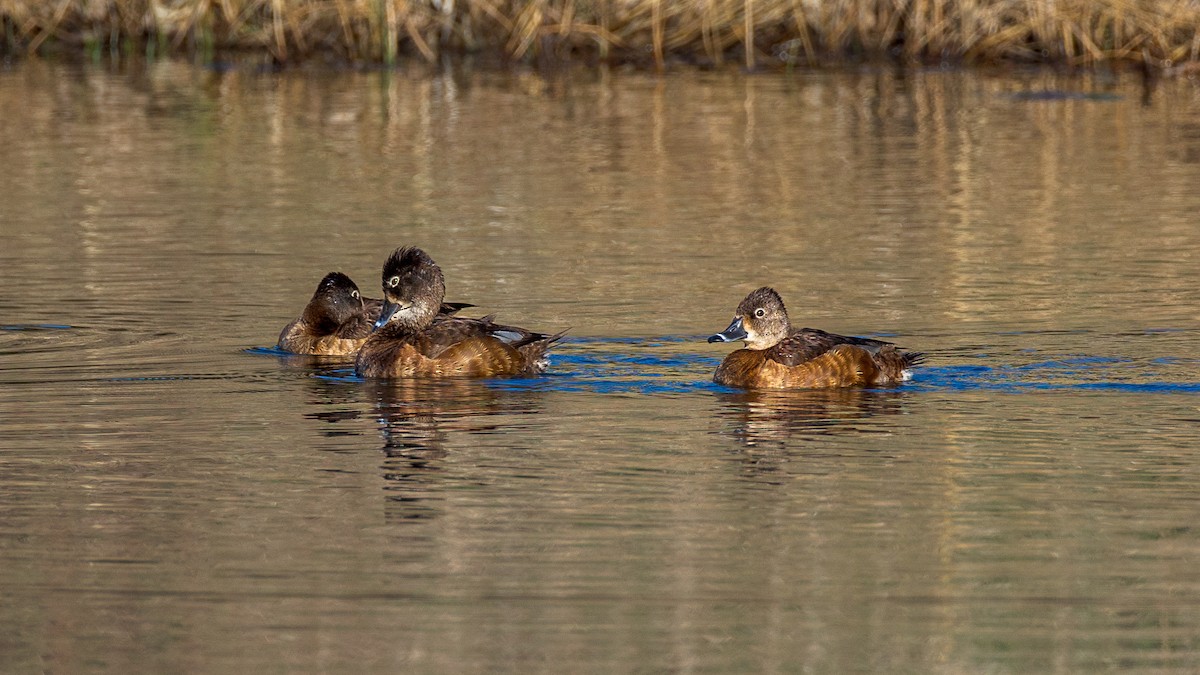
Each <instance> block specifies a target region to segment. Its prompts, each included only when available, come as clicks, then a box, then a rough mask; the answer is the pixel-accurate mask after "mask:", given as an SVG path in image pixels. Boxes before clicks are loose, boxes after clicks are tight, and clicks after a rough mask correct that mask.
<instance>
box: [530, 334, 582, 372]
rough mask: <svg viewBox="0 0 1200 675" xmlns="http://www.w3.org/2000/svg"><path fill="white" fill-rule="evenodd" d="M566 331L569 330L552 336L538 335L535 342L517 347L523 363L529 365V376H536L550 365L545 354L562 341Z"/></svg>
mask: <svg viewBox="0 0 1200 675" xmlns="http://www.w3.org/2000/svg"><path fill="white" fill-rule="evenodd" d="M568 330H571V329H570V328H565V329H563V330H561V331H559V332H557V333H555V334H554V335H542V334H539V337H538V339H537V340H535V341H533V342H529V343H526V344H523V345H521V346H519V347H517V351H519V352H521V354H522V355H524V357H525V362H526V363H528V364H529V370H530V373H529V374H531V375H538V374H540V373H542V372H543V371H545V370H546V366H548V365H550V357H549V356H548V355H547V352H549V351H550V348H551V347H552V346H554V344H555V343H556V342H558V341H559V340H561V339H563V337H564V336H565V335H566V334H567V331H568Z"/></svg>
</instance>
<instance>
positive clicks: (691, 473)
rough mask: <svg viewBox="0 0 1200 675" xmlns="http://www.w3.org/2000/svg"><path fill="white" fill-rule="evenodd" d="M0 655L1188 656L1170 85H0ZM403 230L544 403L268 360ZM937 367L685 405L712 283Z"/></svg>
mask: <svg viewBox="0 0 1200 675" xmlns="http://www.w3.org/2000/svg"><path fill="white" fill-rule="evenodd" d="M0 119H2V120H3V123H0V163H2V165H3V167H4V172H3V175H4V177H3V179H2V183H0V184H2V185H3V192H4V198H3V199H0V287H2V288H3V289H4V290H3V292H0V598H3V602H0V670H3V671H4V672H20V673H24V672H81V671H90V672H252V671H255V670H259V671H266V672H312V671H321V672H349V673H358V672H479V673H483V672H598V673H599V672H605V673H608V672H677V671H678V672H712V673H717V672H720V673H727V672H798V671H806V672H807V671H811V672H946V673H978V672H1097V671H1106V670H1131V671H1142V672H1194V671H1196V670H1197V669H1200V614H1198V613H1197V610H1196V607H1197V606H1200V564H1198V563H1200V531H1198V530H1197V527H1196V516H1197V513H1198V512H1200V497H1198V494H1200V493H1197V491H1196V489H1195V486H1196V484H1197V480H1198V479H1200V458H1198V457H1197V455H1196V450H1195V448H1196V445H1197V439H1198V438H1200V397H1198V396H1197V394H1200V375H1197V373H1198V372H1200V357H1198V356H1197V353H1198V352H1200V311H1198V310H1197V307H1198V306H1200V305H1198V301H1200V292H1198V291H1197V289H1198V288H1200V271H1198V270H1200V265H1197V264H1196V260H1197V259H1200V221H1197V215H1196V214H1197V213H1200V190H1198V189H1197V185H1200V88H1198V87H1197V86H1196V84H1195V83H1193V82H1191V81H1188V80H1186V79H1179V80H1166V81H1162V82H1160V83H1157V84H1154V85H1153V86H1149V87H1147V86H1146V85H1144V83H1142V82H1141V81H1139V80H1137V79H1136V78H1131V77H1125V76H1112V75H1104V74H1095V75H1081V76H1075V77H1066V76H1060V75H1055V74H1053V73H1046V72H1040V71H1038V72H1024V71H1015V72H1004V73H988V72H976V73H967V72H961V71H943V70H930V71H907V72H896V71H891V70H885V71H873V70H868V71H859V72H797V73H795V74H793V75H790V76H783V75H764V76H746V75H741V74H736V73H693V74H687V73H675V74H672V75H671V76H670V77H666V78H661V79H660V78H656V77H654V76H647V75H635V74H627V73H621V72H601V73H599V74H596V75H573V76H564V77H557V76H556V77H542V76H539V75H535V74H529V73H495V72H471V71H454V70H451V71H447V72H441V73H432V74H431V73H427V72H407V71H389V72H364V73H358V72H345V71H312V72H289V73H264V72H258V71H255V70H253V69H250V68H234V69H232V70H222V71H220V72H218V71H213V70H206V69H201V68H193V67H191V66H188V65H183V64H171V63H159V64H154V65H152V66H149V67H146V66H131V67H129V68H127V69H124V70H120V71H113V70H105V69H99V68H75V67H68V66H55V65H48V64H45V63H36V62H34V63H27V64H23V65H21V66H16V67H11V66H10V67H7V69H5V70H0ZM401 244H416V245H420V246H422V247H424V248H425V249H426V250H428V251H429V252H430V254H431V255H432V256H433V257H434V258H435V259H436V260H437V261H438V262H439V263H440V264H441V266H442V267H443V269H444V270H445V273H446V276H447V285H448V299H450V300H456V301H467V302H472V303H475V304H476V305H478V312H479V313H490V312H497V313H498V314H499V317H500V319H502V320H504V321H507V322H513V323H518V324H521V325H525V326H529V327H531V328H534V329H541V330H559V329H562V328H566V327H570V328H571V331H570V338H569V339H568V340H567V341H565V342H564V343H563V344H562V345H561V346H560V347H559V348H558V349H556V351H555V353H554V357H553V361H552V365H551V369H550V371H549V372H548V374H547V375H546V376H545V377H542V378H538V379H535V380H519V381H483V382H474V381H472V382H457V381H455V382H425V383H420V382H418V383H399V384H394V385H393V384H381V383H374V382H363V381H361V380H359V379H357V378H355V377H353V373H352V369H351V368H349V366H348V365H347V364H345V363H338V362H316V361H313V360H311V359H305V358H295V357H287V356H282V355H280V354H278V353H275V352H274V351H273V350H271V349H270V348H271V347H272V346H273V344H274V341H275V339H276V337H277V335H278V332H279V329H280V328H282V326H283V325H284V324H285V323H287V322H288V321H289V320H291V319H292V318H294V317H295V316H297V315H298V313H299V311H300V309H301V308H302V306H303V304H304V302H305V301H306V300H307V298H308V297H309V296H310V295H311V293H312V291H313V289H314V288H315V285H316V283H317V281H318V280H320V278H321V277H322V276H323V275H324V274H325V273H326V272H328V271H331V270H335V269H336V270H341V271H343V272H345V273H347V274H350V275H351V276H352V277H353V278H355V279H356V280H357V281H358V282H359V284H360V286H361V287H362V288H363V289H364V291H366V292H368V294H374V295H378V290H377V287H378V284H379V279H378V276H379V267H380V265H381V263H382V261H383V259H384V258H385V257H386V255H387V254H388V252H389V251H390V250H391V249H392V248H394V247H395V246H398V245H401ZM764 284H771V285H773V286H775V287H776V288H777V289H778V290H779V291H780V292H781V293H782V294H783V297H784V299H785V301H787V303H788V306H789V309H790V311H791V314H792V317H793V320H794V322H795V323H797V324H800V325H809V326H814V327H820V328H825V329H827V330H832V331H837V332H843V333H850V334H857V335H872V336H883V337H885V338H886V339H890V340H894V341H896V342H898V343H900V344H902V345H904V346H906V347H910V348H913V349H919V350H921V351H925V352H927V353H928V354H929V355H930V358H929V364H928V366H927V367H926V368H924V369H922V370H920V371H918V373H917V375H916V378H915V379H914V380H913V381H912V382H911V383H908V384H907V385H905V386H903V387H899V388H896V389H885V390H854V391H836V392H790V393H755V392H739V391H736V390H732V389H727V388H724V387H719V386H716V385H714V384H712V383H711V379H710V378H711V375H712V372H713V370H714V369H715V367H716V365H717V364H718V363H719V362H720V359H721V358H722V357H723V356H724V354H726V353H728V351H729V350H730V348H731V346H730V345H709V344H707V343H705V342H704V337H705V336H706V335H708V334H710V333H712V332H715V331H717V330H720V329H722V328H724V327H725V326H726V325H727V324H728V322H729V319H730V318H731V315H732V311H733V308H734V307H735V306H736V304H737V302H738V301H739V300H740V299H741V298H742V297H743V296H744V295H745V294H746V293H747V292H749V291H750V290H752V289H753V288H755V287H757V286H759V285H764Z"/></svg>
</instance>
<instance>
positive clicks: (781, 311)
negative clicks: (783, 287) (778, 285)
mask: <svg viewBox="0 0 1200 675" xmlns="http://www.w3.org/2000/svg"><path fill="white" fill-rule="evenodd" d="M790 329H791V324H790V323H789V322H788V315H787V309H786V308H784V306H783V299H782V298H780V297H779V294H778V293H776V292H775V289H773V288H769V287H767V286H764V287H762V288H760V289H758V290H756V291H754V292H753V293H751V294H750V295H747V296H746V299H745V300H742V302H741V303H740V304H739V305H738V306H737V311H735V312H734V315H733V323H730V324H729V328H726V329H725V330H723V331H721V332H720V333H717V334H715V335H712V336H709V338H708V341H709V342H734V341H737V340H742V341H744V342H745V343H746V347H747V348H749V349H770V348H771V347H774V346H775V345H777V344H779V342H780V341H781V340H783V339H784V338H786V337H787V336H788V331H789V330H790Z"/></svg>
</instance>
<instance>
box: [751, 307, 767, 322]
mask: <svg viewBox="0 0 1200 675" xmlns="http://www.w3.org/2000/svg"><path fill="white" fill-rule="evenodd" d="M766 315H767V310H765V309H763V308H762V307H759V308H758V309H756V310H754V316H757V317H758V318H760V319H761V318H762V317H764V316H766Z"/></svg>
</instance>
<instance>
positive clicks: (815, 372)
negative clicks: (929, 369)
mask: <svg viewBox="0 0 1200 675" xmlns="http://www.w3.org/2000/svg"><path fill="white" fill-rule="evenodd" d="M738 340H741V341H742V342H744V343H745V345H746V346H745V348H743V349H738V350H737V351H734V352H732V353H730V354H729V355H728V356H726V357H725V360H724V361H722V362H721V365H720V366H719V367H718V368H717V372H716V373H715V374H714V375H713V381H714V382H716V383H717V384H721V385H725V386H728V387H739V388H743V389H824V388H838V387H856V386H867V387H870V386H889V385H895V384H899V383H901V382H904V381H906V380H908V379H910V378H911V377H912V369H913V367H915V366H917V365H920V364H921V363H923V362H924V360H925V355H924V354H923V353H921V352H911V351H901V350H900V349H899V348H898V347H897V346H896V345H894V344H892V343H891V342H884V341H883V340H873V339H870V338H861V337H851V336H847V335H838V334H836V333H827V332H825V331H823V330H818V329H816V328H793V327H792V325H791V322H790V320H789V319H788V314H787V308H786V307H785V306H784V304H783V298H781V297H780V295H779V293H777V292H776V291H775V289H773V288H771V287H769V286H764V287H762V288H759V289H757V290H755V291H753V292H751V293H750V294H749V295H747V296H746V298H745V299H744V300H742V302H741V303H739V304H738V306H737V310H736V311H735V312H734V317H733V322H732V323H730V324H729V327H728V328H726V329H725V330H723V331H721V332H720V333H716V334H715V335H712V336H710V337H709V338H708V341H709V342H710V343H712V342H736V341H738Z"/></svg>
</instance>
